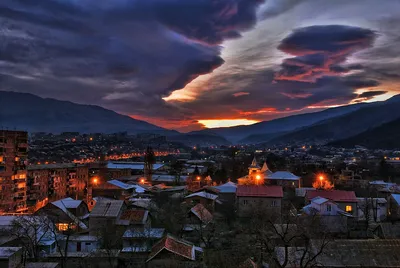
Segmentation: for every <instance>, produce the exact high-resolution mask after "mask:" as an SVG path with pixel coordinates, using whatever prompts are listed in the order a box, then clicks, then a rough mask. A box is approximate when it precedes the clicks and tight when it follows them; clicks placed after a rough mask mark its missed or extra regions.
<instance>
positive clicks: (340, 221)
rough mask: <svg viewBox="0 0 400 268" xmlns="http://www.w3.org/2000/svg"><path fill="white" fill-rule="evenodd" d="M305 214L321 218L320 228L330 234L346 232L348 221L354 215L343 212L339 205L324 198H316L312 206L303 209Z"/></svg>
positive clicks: (312, 200)
mask: <svg viewBox="0 0 400 268" xmlns="http://www.w3.org/2000/svg"><path fill="white" fill-rule="evenodd" d="M302 211H303V213H304V214H306V215H309V216H314V215H318V216H320V221H319V222H320V226H321V227H323V229H324V230H326V231H329V232H346V231H347V224H348V219H349V218H353V215H351V214H349V213H347V212H345V211H343V210H342V209H341V208H340V207H339V206H338V204H336V203H335V202H333V201H331V200H329V199H326V198H324V197H320V196H317V197H314V198H313V199H311V202H310V204H308V205H307V206H305V207H303V209H302Z"/></svg>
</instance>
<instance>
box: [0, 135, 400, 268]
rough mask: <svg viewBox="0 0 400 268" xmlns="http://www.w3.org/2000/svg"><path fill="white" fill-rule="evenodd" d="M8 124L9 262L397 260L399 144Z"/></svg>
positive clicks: (0, 233)
mask: <svg viewBox="0 0 400 268" xmlns="http://www.w3.org/2000/svg"><path fill="white" fill-rule="evenodd" d="M135 139H136V140H132V139H130V138H129V137H127V136H126V135H124V134H115V135H102V134H96V135H80V134H79V133H64V134H62V135H48V134H43V133H42V134H37V135H35V136H34V135H30V136H29V137H28V133H27V132H23V131H8V130H0V211H1V216H0V267H32V268H33V267H229V268H231V267H241V268H242V267H243V268H244V267H292V268H294V267H400V258H399V256H398V253H399V252H400V221H399V220H400V185H398V184H397V183H396V181H397V180H398V179H399V178H400V170H399V169H398V167H399V165H398V164H399V163H400V158H399V155H400V152H397V151H395V150H385V151H384V150H373V151H371V150H367V149H366V148H363V147H356V148H354V149H343V148H334V147H331V148H329V147H325V146H319V145H312V144H302V145H292V146H291V145H289V144H288V145H285V147H274V148H262V147H261V146H260V148H257V146H254V145H240V146H217V145H210V144H208V145H194V146H193V145H191V146H188V145H183V144H180V143H179V142H175V143H169V142H166V141H165V140H163V138H162V137H155V136H150V137H149V136H141V137H136V138H135Z"/></svg>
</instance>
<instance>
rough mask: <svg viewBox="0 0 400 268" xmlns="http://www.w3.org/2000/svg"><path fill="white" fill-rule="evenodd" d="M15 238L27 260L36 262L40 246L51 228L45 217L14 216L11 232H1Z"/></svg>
mask: <svg viewBox="0 0 400 268" xmlns="http://www.w3.org/2000/svg"><path fill="white" fill-rule="evenodd" d="M2 231H3V232H8V233H9V234H11V235H12V236H13V237H15V238H17V239H18V240H19V242H20V243H22V247H23V248H24V251H25V252H26V253H27V254H28V257H29V258H33V259H34V260H35V261H38V259H39V257H40V246H41V244H42V242H43V241H44V240H45V239H46V238H48V237H49V236H50V234H51V226H50V225H49V219H48V218H47V217H46V216H33V215H26V216H16V217H15V218H14V219H13V220H12V223H11V230H2Z"/></svg>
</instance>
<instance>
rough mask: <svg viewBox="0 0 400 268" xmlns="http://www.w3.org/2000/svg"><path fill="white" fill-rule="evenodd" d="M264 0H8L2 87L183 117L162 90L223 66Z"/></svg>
mask: <svg viewBox="0 0 400 268" xmlns="http://www.w3.org/2000/svg"><path fill="white" fill-rule="evenodd" d="M262 2H263V1H261V0H193V1H186V0H148V1H139V0H136V1H135V0H133V1H125V0H115V1H101V2H99V1H95V0H89V1H75V0H70V1H61V0H49V1H44V2H43V3H40V4H38V3H36V2H34V1H23V0H18V1H14V0H5V1H1V3H0V27H1V33H2V36H1V44H0V61H2V62H3V64H1V65H0V74H3V75H4V76H5V77H8V79H3V80H2V84H1V88H0V90H5V89H7V90H13V91H23V92H24V91H25V92H30V93H34V94H38V95H41V96H45V97H55V98H66V99H68V100H71V101H77V102H84V103H92V104H100V105H103V106H106V107H108V108H112V109H115V110H117V111H120V112H124V113H128V114H137V113H143V114H151V115H156V114H163V115H165V116H169V115H171V116H172V117H175V116H178V115H177V114H182V109H180V108H178V107H177V106H175V105H172V104H168V103H165V101H164V100H162V97H164V96H167V95H169V94H170V93H171V92H172V91H173V90H176V89H179V88H182V87H184V86H185V85H186V84H187V83H189V82H190V81H192V80H193V79H195V78H196V77H198V76H199V75H201V74H207V73H209V72H212V71H213V70H214V69H216V68H218V67H219V66H221V65H222V64H223V63H224V60H223V59H222V58H221V56H220V51H221V47H220V46H218V44H220V43H221V42H222V41H224V40H226V39H230V38H236V37H238V36H240V32H242V31H245V30H249V29H251V28H252V26H254V25H255V23H256V8H257V7H258V6H259V5H260V4H261V3H262ZM28 81H29V83H28ZM22 85H24V86H22ZM66 85H68V86H66ZM125 100H129V103H130V105H129V103H125ZM149 107H154V108H153V109H149ZM150 110H151V111H150ZM185 112H186V111H185Z"/></svg>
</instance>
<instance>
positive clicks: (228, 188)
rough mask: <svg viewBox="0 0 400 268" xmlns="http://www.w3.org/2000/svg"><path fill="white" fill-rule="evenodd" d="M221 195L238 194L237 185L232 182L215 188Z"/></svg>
mask: <svg viewBox="0 0 400 268" xmlns="http://www.w3.org/2000/svg"><path fill="white" fill-rule="evenodd" d="M213 188H215V189H217V190H218V191H219V192H220V193H236V189H237V185H236V184H235V183H233V182H231V181H228V182H227V183H224V184H222V185H218V186H213Z"/></svg>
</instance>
